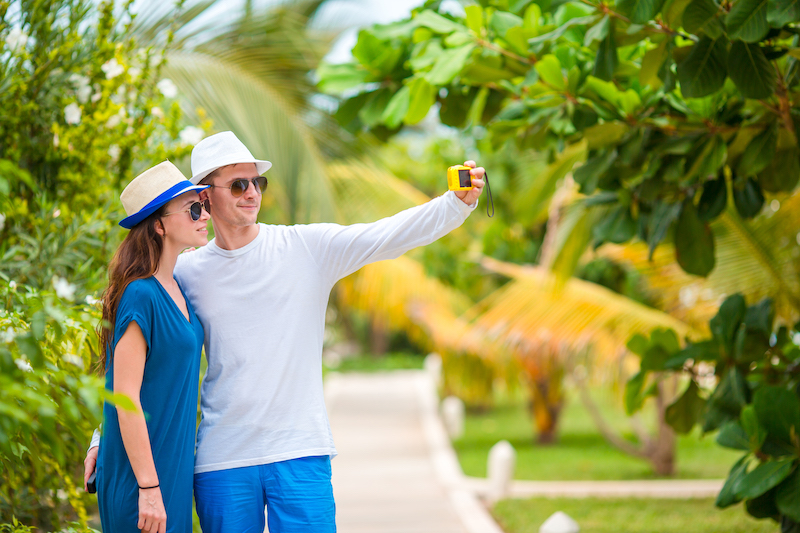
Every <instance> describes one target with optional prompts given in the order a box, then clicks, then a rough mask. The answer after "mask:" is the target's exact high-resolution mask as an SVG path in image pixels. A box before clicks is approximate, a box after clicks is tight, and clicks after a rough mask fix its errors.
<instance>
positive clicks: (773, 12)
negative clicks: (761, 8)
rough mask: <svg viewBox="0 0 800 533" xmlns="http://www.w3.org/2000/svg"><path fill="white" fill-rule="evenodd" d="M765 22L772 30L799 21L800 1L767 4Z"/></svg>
mask: <svg viewBox="0 0 800 533" xmlns="http://www.w3.org/2000/svg"><path fill="white" fill-rule="evenodd" d="M767 21H768V22H769V24H770V26H772V27H773V28H782V27H783V26H785V25H787V24H789V23H790V22H797V21H800V0H772V1H770V2H768V7H767Z"/></svg>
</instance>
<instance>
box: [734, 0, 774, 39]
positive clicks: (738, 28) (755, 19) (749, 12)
mask: <svg viewBox="0 0 800 533" xmlns="http://www.w3.org/2000/svg"><path fill="white" fill-rule="evenodd" d="M767 4H768V1H767V0H735V2H734V3H733V6H732V7H731V10H730V11H729V12H728V16H727V17H726V18H725V23H726V25H727V27H728V36H729V37H730V38H731V39H741V40H743V41H745V42H748V43H756V42H758V41H760V40H761V39H763V38H764V37H765V36H766V35H767V32H768V31H769V24H768V23H767Z"/></svg>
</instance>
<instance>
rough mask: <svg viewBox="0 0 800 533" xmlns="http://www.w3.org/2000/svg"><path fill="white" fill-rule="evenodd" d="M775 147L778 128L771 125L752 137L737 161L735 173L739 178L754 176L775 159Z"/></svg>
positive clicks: (775, 125)
mask: <svg viewBox="0 0 800 533" xmlns="http://www.w3.org/2000/svg"><path fill="white" fill-rule="evenodd" d="M777 146H778V126H777V124H773V125H770V126H767V127H766V129H764V131H762V132H761V133H759V134H758V135H756V136H755V137H753V140H751V141H750V144H748V145H747V148H745V150H744V153H742V157H741V158H740V159H739V164H738V165H737V166H736V173H737V174H739V175H740V176H748V177H749V176H755V175H756V174H758V173H759V172H761V171H762V170H764V169H765V168H766V167H767V165H769V162H770V161H772V159H773V158H774V157H775V149H776V148H777Z"/></svg>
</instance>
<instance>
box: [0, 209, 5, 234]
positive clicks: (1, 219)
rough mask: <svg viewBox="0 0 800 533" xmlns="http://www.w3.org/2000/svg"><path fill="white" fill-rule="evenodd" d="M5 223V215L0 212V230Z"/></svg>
mask: <svg viewBox="0 0 800 533" xmlns="http://www.w3.org/2000/svg"><path fill="white" fill-rule="evenodd" d="M5 225H6V215H5V214H4V213H0V230H2V229H3V228H4V227H5Z"/></svg>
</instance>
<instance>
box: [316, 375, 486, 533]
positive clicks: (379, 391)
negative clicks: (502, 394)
mask: <svg viewBox="0 0 800 533" xmlns="http://www.w3.org/2000/svg"><path fill="white" fill-rule="evenodd" d="M325 396H326V403H327V407H328V415H329V416H330V420H331V427H332V431H333V437H334V440H335V441H336V448H337V450H338V451H339V456H338V457H336V458H335V459H334V460H333V463H332V465H333V490H334V495H335V497H336V522H337V525H338V531H339V532H340V533H417V532H419V533H423V532H424V533H501V530H500V529H499V528H498V527H497V525H496V524H495V523H494V522H493V521H492V520H491V518H490V517H489V515H488V513H487V511H486V510H485V508H484V507H483V506H482V505H481V504H480V503H479V502H478V500H477V498H476V497H475V496H474V494H473V493H472V492H470V491H468V490H467V489H466V487H465V485H464V483H463V476H462V475H461V470H460V467H459V466H458V463H457V461H456V459H455V456H454V455H453V452H452V450H451V449H450V447H449V444H448V442H447V438H446V436H445V433H444V429H443V428H442V426H441V423H440V422H439V419H438V417H437V416H436V396H435V391H434V390H433V386H432V384H431V381H430V379H429V378H428V377H427V376H426V375H425V374H424V373H422V372H418V371H416V372H415V371H408V372H406V371H404V372H392V373H381V374H372V375H364V374H341V375H339V374H335V375H331V376H328V378H327V379H326V383H325Z"/></svg>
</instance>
